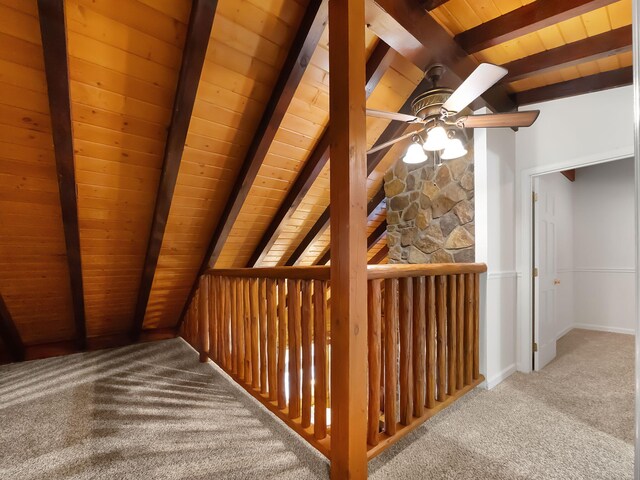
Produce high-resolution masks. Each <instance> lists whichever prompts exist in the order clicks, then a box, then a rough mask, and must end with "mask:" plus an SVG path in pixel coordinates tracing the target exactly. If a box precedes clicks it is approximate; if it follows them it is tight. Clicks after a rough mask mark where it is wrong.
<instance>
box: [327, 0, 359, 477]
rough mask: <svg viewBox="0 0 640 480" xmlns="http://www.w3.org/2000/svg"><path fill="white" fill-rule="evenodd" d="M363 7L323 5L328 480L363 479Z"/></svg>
mask: <svg viewBox="0 0 640 480" xmlns="http://www.w3.org/2000/svg"><path fill="white" fill-rule="evenodd" d="M364 3H365V2H364V0H349V1H331V2H329V42H330V47H329V70H330V72H331V75H330V77H329V117H330V119H331V124H330V127H329V134H330V139H331V142H330V143H331V171H330V188H331V290H332V291H333V292H339V294H337V295H333V296H332V298H331V303H332V305H331V343H332V345H331V357H332V358H331V478H333V479H344V478H350V479H364V478H366V477H367V375H366V374H364V372H366V371H367V231H366V229H367V225H366V216H367V215H366V205H367V195H366V185H367V165H366V137H365V130H366V124H365V108H366V102H365V88H364V86H365V62H366V58H365V37H364V35H365V18H364Z"/></svg>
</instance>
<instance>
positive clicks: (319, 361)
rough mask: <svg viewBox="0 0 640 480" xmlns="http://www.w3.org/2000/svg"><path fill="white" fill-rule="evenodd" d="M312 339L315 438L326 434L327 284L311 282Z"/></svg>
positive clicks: (319, 438)
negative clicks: (312, 309) (312, 308)
mask: <svg viewBox="0 0 640 480" xmlns="http://www.w3.org/2000/svg"><path fill="white" fill-rule="evenodd" d="M313 307H314V312H313V322H314V324H313V341H314V351H313V353H314V356H313V359H314V372H315V388H314V400H315V408H314V412H313V413H314V419H313V423H314V426H313V433H314V436H315V438H316V439H317V440H322V439H323V438H325V437H326V436H327V383H328V382H327V284H326V282H323V281H320V280H314V282H313Z"/></svg>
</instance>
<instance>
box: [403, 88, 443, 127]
mask: <svg viewBox="0 0 640 480" xmlns="http://www.w3.org/2000/svg"><path fill="white" fill-rule="evenodd" d="M452 93H453V90H452V89H450V88H440V87H438V88H433V89H431V90H428V91H426V92H424V93H421V94H420V95H418V96H417V97H416V98H415V99H414V100H413V102H411V110H412V112H413V114H414V115H415V116H416V117H419V118H421V119H423V120H427V119H429V118H440V112H441V109H442V105H444V102H446V101H447V99H448V98H449V97H450V96H451V94H452Z"/></svg>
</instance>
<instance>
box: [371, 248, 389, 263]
mask: <svg viewBox="0 0 640 480" xmlns="http://www.w3.org/2000/svg"><path fill="white" fill-rule="evenodd" d="M387 255H389V246H388V245H384V246H383V247H382V248H381V249H380V250H378V253H376V254H375V255H374V256H373V257H371V260H369V265H378V264H379V263H380V262H381V261H382V260H384V259H385V258H386V257H387Z"/></svg>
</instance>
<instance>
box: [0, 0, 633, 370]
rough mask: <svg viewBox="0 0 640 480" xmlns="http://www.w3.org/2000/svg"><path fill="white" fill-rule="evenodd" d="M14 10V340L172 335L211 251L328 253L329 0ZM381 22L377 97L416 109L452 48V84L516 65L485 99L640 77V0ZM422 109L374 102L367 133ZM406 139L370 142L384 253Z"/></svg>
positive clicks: (8, 311)
mask: <svg viewBox="0 0 640 480" xmlns="http://www.w3.org/2000/svg"><path fill="white" fill-rule="evenodd" d="M0 19H1V20H0V67H1V68H0V123H1V124H2V128H1V129H0V144H1V146H0V252H1V254H2V259H1V260H0V300H2V301H1V302H0V307H2V308H0V350H2V352H0V358H2V357H3V356H5V355H9V356H11V357H12V358H22V357H24V356H25V355H27V356H34V355H37V354H34V353H30V352H31V351H32V350H33V351H35V350H37V349H34V346H36V345H40V346H41V347H40V348H41V350H40V351H45V350H46V348H45V347H44V346H45V345H49V346H50V345H58V346H60V348H62V349H63V350H64V349H65V348H66V349H67V350H68V351H72V350H77V349H83V348H85V347H86V346H88V347H89V348H96V347H98V346H105V345H113V344H122V343H128V342H130V341H131V340H133V339H140V338H144V337H149V336H153V337H154V338H157V337H158V336H159V335H161V334H162V332H166V333H167V334H169V335H170V334H172V333H173V331H174V328H175V326H176V325H177V323H178V322H179V320H180V318H181V316H182V313H183V311H184V309H185V307H186V305H187V304H188V302H189V299H190V296H191V294H192V293H193V288H194V285H195V280H196V278H197V275H198V273H199V272H200V271H202V270H204V269H205V268H207V266H209V265H215V266H217V267H244V266H272V265H296V264H300V265H311V264H314V263H320V262H325V261H326V260H328V258H329V257H328V246H329V238H330V229H329V213H328V205H329V177H328V172H329V166H330V162H329V146H328V135H327V131H328V125H329V118H328V116H329V114H328V110H329V105H328V94H329V92H328V75H329V72H328V70H329V67H328V48H329V39H328V33H327V29H326V20H327V1H326V0H324V1H323V0H268V1H265V0H218V1H217V2H216V1H215V0H193V1H192V0H129V1H127V2H120V3H118V8H113V2H112V1H110V0H64V1H62V0H39V1H38V0H0ZM367 23H368V26H369V28H367V36H366V41H367V45H366V47H367V52H368V57H369V60H368V63H367V85H366V88H367V95H368V102H367V105H368V106H369V107H370V108H376V109H384V110H391V111H404V110H406V109H407V108H408V105H409V104H410V101H411V98H412V97H413V95H414V93H419V92H421V91H424V90H425V89H426V88H427V86H426V82H424V81H423V73H422V72H423V70H424V69H425V68H426V67H427V66H428V65H429V64H431V63H433V62H440V63H443V64H445V65H446V66H447V68H448V70H449V72H448V74H447V76H446V77H445V79H446V81H447V83H448V84H450V85H451V86H456V85H457V84H459V82H460V81H461V80H462V79H464V77H466V76H467V75H468V74H469V73H470V72H471V71H472V70H473V68H475V66H476V65H477V64H478V62H483V61H488V62H493V63H497V64H504V65H506V66H507V67H508V68H509V69H510V71H511V76H510V77H508V78H507V79H506V81H505V83H504V84H502V85H499V86H497V87H496V88H494V89H492V90H491V91H489V92H487V94H486V95H484V97H483V100H482V101H481V102H480V103H484V104H486V105H489V106H490V107H493V108H495V109H497V110H502V111H505V110H509V109H512V108H515V107H517V106H518V105H522V104H526V103H532V102H537V101H542V100H547V99H551V98H558V97H560V96H566V95H571V94H577V93H584V92H589V91H593V90H597V89H603V88H611V87H614V86H618V85H623V84H629V83H630V82H631V73H630V65H631V51H630V50H631V33H630V27H629V25H630V23H631V0H620V1H617V2H614V1H605V0H599V1H586V0H566V1H563V2H557V1H550V0H537V1H527V0H474V1H471V0H449V1H442V0H367ZM542 121H544V120H543V119H542ZM403 128H404V127H403V125H397V124H395V123H393V124H390V123H389V122H387V121H385V120H382V119H377V118H370V119H368V120H367V141H368V144H369V146H371V145H374V144H376V143H382V142H383V141H385V140H388V139H390V138H393V136H395V135H397V134H399V133H400V132H402V131H403ZM403 148H404V145H403V144H398V145H396V146H394V147H393V148H387V149H385V150H383V151H381V152H379V153H377V154H374V155H370V156H369V158H368V168H369V170H368V171H369V179H368V185H367V188H368V192H369V198H370V199H371V201H370V204H369V208H368V211H369V214H370V216H369V234H370V239H369V241H370V246H371V248H370V250H369V256H370V261H372V262H376V263H377V262H384V261H385V258H386V245H385V242H384V226H382V227H381V225H383V222H384V221H385V210H384V194H383V193H382V190H381V189H382V177H383V175H384V172H385V171H386V170H387V169H388V168H389V167H391V166H392V165H393V164H394V163H395V161H396V160H397V159H398V158H399V156H400V155H401V154H402V151H403ZM63 346H64V348H63ZM47 351H48V350H47ZM40 354H44V353H40Z"/></svg>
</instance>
